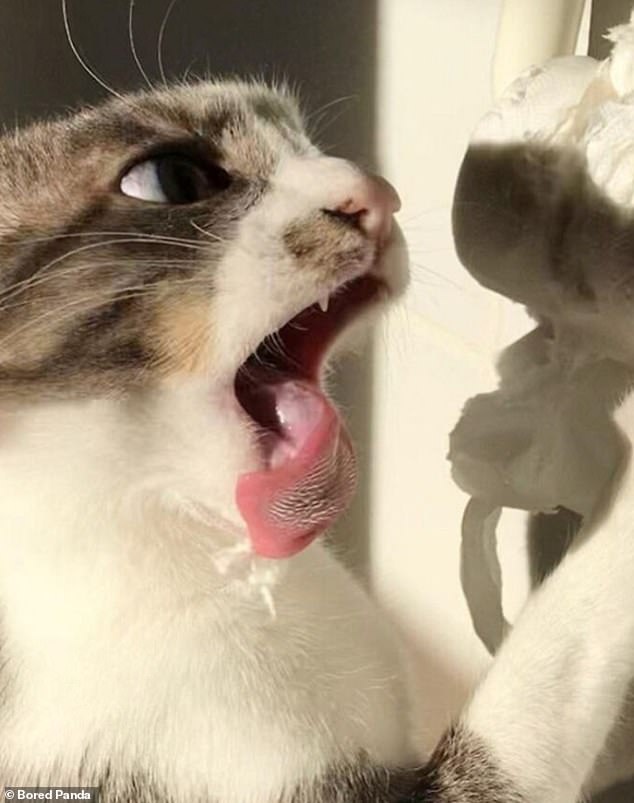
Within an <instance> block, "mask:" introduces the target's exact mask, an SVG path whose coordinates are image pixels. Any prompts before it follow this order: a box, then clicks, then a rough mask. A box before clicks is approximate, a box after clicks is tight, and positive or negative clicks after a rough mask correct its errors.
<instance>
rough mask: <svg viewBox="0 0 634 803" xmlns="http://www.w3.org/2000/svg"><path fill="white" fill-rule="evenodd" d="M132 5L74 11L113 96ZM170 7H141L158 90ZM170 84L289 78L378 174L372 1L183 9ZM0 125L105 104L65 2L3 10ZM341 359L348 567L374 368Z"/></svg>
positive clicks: (274, 0)
mask: <svg viewBox="0 0 634 803" xmlns="http://www.w3.org/2000/svg"><path fill="white" fill-rule="evenodd" d="M130 2H131V0H110V1H109V2H108V3H104V2H102V0H67V5H68V17H69V22H70V27H71V30H72V35H73V39H74V42H75V44H76V46H77V48H78V50H79V51H80V52H81V54H82V56H83V57H84V58H85V59H86V60H87V61H88V63H89V64H90V65H91V67H93V68H94V70H95V71H96V72H97V73H99V75H100V76H101V77H102V78H103V79H104V81H105V82H106V83H107V84H109V85H111V86H113V87H115V88H116V89H118V90H121V89H132V88H136V87H140V86H142V85H143V79H142V77H141V75H140V73H139V70H138V68H137V66H136V65H135V63H134V59H133V56H132V52H131V48H130V42H129V37H128V19H129V10H130ZM168 6H169V0H136V1H135V2H134V18H133V22H134V41H135V46H136V50H137V52H138V56H139V58H140V60H141V62H142V64H143V66H144V68H145V70H146V72H147V73H148V74H149V75H150V77H151V79H152V80H154V81H157V82H158V81H159V75H160V73H159V70H158V66H157V44H158V39H159V32H160V29H161V24H162V22H163V20H164V17H165V13H166V11H167V9H168ZM162 56H163V63H164V65H165V71H166V73H167V75H168V77H171V78H182V77H183V76H184V75H185V74H186V73H187V72H188V71H189V74H190V76H192V77H193V76H196V75H198V76H203V75H206V74H207V75H223V76H234V75H238V76H250V75H258V76H262V77H264V78H266V79H269V80H271V79H273V80H274V79H280V78H283V77H288V79H289V81H290V82H291V84H292V85H293V86H296V87H297V88H298V89H299V91H300V95H301V97H302V99H303V102H304V107H305V109H306V110H307V111H308V113H309V114H310V115H311V119H310V125H311V129H312V130H313V131H314V132H315V134H314V135H315V137H316V139H317V141H318V142H319V143H320V144H321V145H322V147H323V148H324V149H325V150H327V151H328V152H330V153H333V154H336V155H339V156H345V157H349V158H354V159H355V160H356V161H358V162H360V163H361V164H362V165H364V166H366V167H369V168H372V167H373V163H374V119H375V108H374V99H375V71H376V63H375V62H376V3H375V2H374V0H346V2H345V3H342V2H340V0H319V2H318V3H300V2H296V0H267V2H266V3H254V2H252V0H224V1H223V2H210V0H177V2H176V3H175V5H174V7H173V9H172V11H171V13H170V15H169V19H168V21H167V24H166V26H165V36H164V40H163V47H162ZM0 77H1V80H0V122H2V123H3V124H4V125H6V126H9V127H11V126H13V125H14V124H15V123H20V124H21V123H25V122H27V121H29V120H31V119H34V118H42V117H46V116H50V115H55V114H59V113H60V112H61V111H64V110H65V109H67V108H68V107H75V106H77V105H79V104H81V103H85V102H94V101H96V100H98V99H99V98H102V97H103V96H104V95H105V94H106V93H105V91H104V90H103V89H102V88H101V87H100V86H98V84H97V83H96V82H95V81H94V80H93V79H92V78H91V77H90V76H89V75H87V74H86V72H85V71H84V70H83V69H82V68H81V67H80V65H79V64H78V62H77V59H76V58H75V57H74V55H73V53H72V51H71V48H70V46H69V44H68V42H67V40H66V36H65V32H64V24H63V15H62V0H29V3H28V14H26V13H25V11H24V2H23V0H2V3H1V4H0ZM365 357H366V359H363V360H346V361H345V362H344V363H343V364H342V365H341V367H340V369H339V371H338V374H337V378H336V380H337V381H336V385H337V388H338V393H337V395H338V396H339V398H340V401H341V402H342V404H343V407H344V409H347V410H349V411H350V413H351V429H352V431H353V437H354V438H355V440H356V441H357V443H360V444H362V445H363V447H362V450H361V451H362V463H363V464H362V466H361V477H362V482H361V489H360V493H359V494H358V496H357V500H356V504H355V506H354V508H353V509H352V510H351V511H350V513H349V514H348V517H347V521H346V525H347V527H346V530H347V532H348V531H350V532H352V533H353V537H352V538H351V539H350V540H349V542H348V538H346V543H345V544H342V550H343V553H344V557H347V558H348V559H349V560H350V562H352V563H354V564H355V565H356V566H358V567H363V566H364V565H365V564H366V562H367V555H368V546H367V543H366V538H365V534H366V533H367V531H368V526H367V522H368V510H369V505H368V496H367V488H368V486H369V466H370V454H369V443H370V418H371V414H372V412H371V409H370V401H371V379H372V377H371V361H370V360H369V359H367V357H368V355H367V354H366V355H365Z"/></svg>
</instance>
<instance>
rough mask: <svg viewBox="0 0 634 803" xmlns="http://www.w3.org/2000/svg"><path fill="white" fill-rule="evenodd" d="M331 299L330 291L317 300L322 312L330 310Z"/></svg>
mask: <svg viewBox="0 0 634 803" xmlns="http://www.w3.org/2000/svg"><path fill="white" fill-rule="evenodd" d="M329 301H330V296H329V295H328V293H325V294H324V295H323V296H322V297H321V298H320V299H319V301H318V302H317V303H318V304H319V307H320V309H321V311H322V312H328V303H329Z"/></svg>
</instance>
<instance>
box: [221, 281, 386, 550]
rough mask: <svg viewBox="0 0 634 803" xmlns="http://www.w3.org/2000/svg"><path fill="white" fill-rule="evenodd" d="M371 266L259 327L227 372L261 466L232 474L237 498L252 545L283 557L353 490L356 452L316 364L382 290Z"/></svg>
mask: <svg viewBox="0 0 634 803" xmlns="http://www.w3.org/2000/svg"><path fill="white" fill-rule="evenodd" d="M386 293H387V288H386V285H385V284H384V283H383V282H382V281H381V279H379V278H378V277H376V276H374V275H372V274H364V275H363V276H361V277H359V278H357V279H355V280H353V281H351V282H349V283H347V284H345V285H343V286H342V287H340V288H339V289H338V290H336V291H335V292H334V293H333V294H332V295H331V296H330V297H328V299H327V300H325V301H322V302H320V303H314V304H312V305H311V306H309V307H307V308H306V309H304V310H303V311H302V312H300V313H299V315H296V316H295V317H294V318H292V319H291V320H290V321H289V322H288V323H286V324H285V325H284V326H282V327H281V328H280V329H279V330H277V331H276V332H273V333H271V334H270V335H268V336H267V337H266V338H265V339H264V340H263V341H262V342H261V343H260V345H259V346H258V348H257V349H256V350H255V351H254V352H253V353H252V354H251V355H250V356H249V357H248V358H247V360H245V362H244V363H243V364H242V365H241V366H240V368H239V370H238V371H237V373H236V377H235V383H234V389H235V394H236V398H237V399H238V402H239V403H240V405H241V406H242V408H243V410H244V411H245V412H246V413H247V414H248V416H249V417H250V419H251V420H252V421H253V422H255V424H256V426H257V431H258V434H259V438H260V443H261V449H262V454H263V462H264V467H263V468H262V469H261V470H259V471H254V472H251V473H249V474H243V475H242V476H241V477H240V478H239V480H238V486H237V504H238V507H239V509H240V512H241V513H242V516H243V518H244V519H245V522H246V524H247V527H248V529H249V535H250V537H251V541H252V543H253V548H254V550H255V551H256V552H258V553H259V554H261V555H265V556H267V557H288V556H290V555H292V554H294V553H296V552H298V551H300V550H301V549H303V548H304V547H305V546H307V544H308V543H310V541H312V540H313V538H315V537H316V536H318V535H319V534H320V533H322V532H324V530H326V529H327V528H328V527H329V526H330V525H332V524H333V522H334V521H335V520H336V519H337V518H338V516H339V515H340V514H341V513H342V512H343V510H344V509H345V508H346V506H347V504H348V502H349V501H350V498H351V496H352V494H353V492H354V486H355V481H356V470H355V460H354V453H353V450H352V446H351V444H350V439H349V437H348V435H347V433H346V431H345V428H344V427H343V425H342V423H341V421H340V418H339V415H338V413H337V411H336V410H335V409H334V407H333V405H332V403H331V402H330V401H329V400H328V398H327V397H326V395H325V394H324V391H323V389H322V388H321V385H320V373H321V367H322V364H323V362H324V359H325V357H326V355H327V352H328V351H329V349H330V347H331V346H332V344H333V342H334V341H335V340H336V338H337V336H338V335H339V334H340V333H341V332H342V330H343V329H344V328H345V327H346V326H347V324H348V323H350V322H351V321H352V320H353V319H355V318H356V317H358V315H359V314H360V313H361V312H362V311H364V310H365V309H367V308H368V307H369V306H370V305H372V304H373V303H374V302H376V301H378V300H379V299H380V298H381V297H382V296H384V295H386Z"/></svg>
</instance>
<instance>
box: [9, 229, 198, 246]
mask: <svg viewBox="0 0 634 803" xmlns="http://www.w3.org/2000/svg"><path fill="white" fill-rule="evenodd" d="M72 237H82V238H83V237H121V238H123V237H126V238H127V237H131V238H134V240H135V242H136V241H138V242H144V243H155V244H157V245H181V244H186V245H197V246H198V247H201V245H200V240H194V239H190V238H187V237H171V236H169V235H166V234H141V233H137V232H134V231H79V232H65V233H64V234H47V235H44V236H42V237H28V238H25V239H23V240H20V245H21V246H24V245H32V244H33V243H46V242H51V241H53V240H63V239H66V238H72ZM115 242H121V240H116V241H115Z"/></svg>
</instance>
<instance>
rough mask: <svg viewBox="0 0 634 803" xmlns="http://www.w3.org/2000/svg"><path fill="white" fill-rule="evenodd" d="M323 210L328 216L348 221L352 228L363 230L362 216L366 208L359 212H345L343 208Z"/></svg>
mask: <svg viewBox="0 0 634 803" xmlns="http://www.w3.org/2000/svg"><path fill="white" fill-rule="evenodd" d="M321 211H322V212H323V213H324V215H327V216H328V217H333V218H335V219H336V220H341V221H342V222H343V223H347V224H348V225H349V226H352V228H354V229H358V230H359V231H363V226H362V223H361V218H362V215H364V214H365V213H366V210H365V209H360V210H359V211H358V212H344V211H342V210H341V209H322V210H321Z"/></svg>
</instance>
